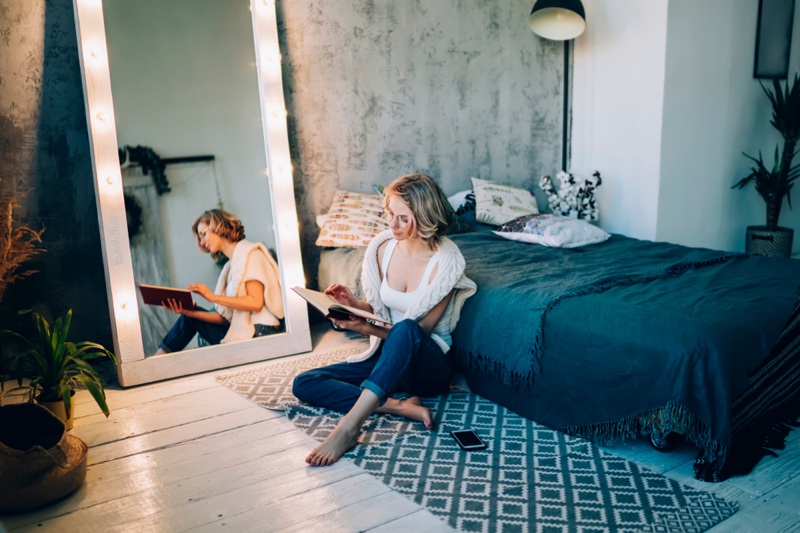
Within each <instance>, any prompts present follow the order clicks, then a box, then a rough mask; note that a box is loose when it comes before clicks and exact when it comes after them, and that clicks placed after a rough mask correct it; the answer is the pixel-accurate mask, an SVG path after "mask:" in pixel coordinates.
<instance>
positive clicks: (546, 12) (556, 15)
mask: <svg viewBox="0 0 800 533" xmlns="http://www.w3.org/2000/svg"><path fill="white" fill-rule="evenodd" d="M528 26H530V28H531V30H532V31H533V33H535V34H536V35H539V36H541V37H544V38H545V39H551V40H553V41H567V40H569V39H574V38H575V37H577V36H578V35H580V34H581V33H583V30H585V29H586V12H585V11H584V10H583V4H582V3H581V0H536V3H535V4H533V9H532V10H531V16H530V18H528Z"/></svg>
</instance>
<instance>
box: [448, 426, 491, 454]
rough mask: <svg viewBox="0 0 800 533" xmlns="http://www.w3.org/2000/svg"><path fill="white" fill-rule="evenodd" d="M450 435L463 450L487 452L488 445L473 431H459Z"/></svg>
mask: <svg viewBox="0 0 800 533" xmlns="http://www.w3.org/2000/svg"><path fill="white" fill-rule="evenodd" d="M450 434H451V435H452V436H453V438H454V439H456V442H457V443H458V445H459V446H461V449H462V450H467V451H469V450H485V449H486V443H485V442H483V441H482V440H481V438H480V437H479V436H478V435H477V434H476V433H475V432H474V431H473V430H471V429H458V430H454V431H451V432H450Z"/></svg>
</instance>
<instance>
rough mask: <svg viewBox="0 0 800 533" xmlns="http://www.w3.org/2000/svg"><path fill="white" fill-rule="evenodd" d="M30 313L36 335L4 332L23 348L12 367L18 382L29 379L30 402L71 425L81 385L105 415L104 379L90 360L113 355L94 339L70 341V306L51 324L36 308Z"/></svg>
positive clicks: (106, 412) (70, 426) (112, 357)
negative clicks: (19, 342) (51, 412)
mask: <svg viewBox="0 0 800 533" xmlns="http://www.w3.org/2000/svg"><path fill="white" fill-rule="evenodd" d="M21 313H30V315H31V316H32V317H33V320H34V324H35V334H34V335H32V336H31V337H30V338H28V337H25V336H23V335H20V334H19V333H16V332H13V331H8V330H5V331H3V332H2V334H3V335H7V336H11V337H13V338H16V339H17V340H19V341H21V342H22V344H23V345H24V347H25V349H24V351H23V352H22V353H20V354H19V355H16V356H15V357H14V358H13V359H12V363H11V368H13V369H14V370H15V372H16V374H17V381H18V383H20V384H22V379H23V378H29V379H30V383H29V384H28V385H27V389H28V390H29V392H30V398H29V399H30V401H33V399H34V398H35V399H36V402H37V403H40V404H42V405H44V406H45V407H48V409H50V410H51V411H53V412H54V414H56V416H59V417H60V418H61V419H62V420H64V421H65V423H66V425H67V429H70V428H72V414H73V409H72V394H73V393H74V390H73V388H74V386H75V385H77V384H81V385H83V386H84V387H85V388H86V390H87V391H89V394H91V395H92V397H93V398H94V400H95V402H97V405H98V406H99V407H100V409H101V410H102V411H103V413H104V414H105V415H106V416H108V414H109V410H108V404H107V403H106V395H105V390H104V388H103V380H102V378H101V377H100V375H99V374H98V373H97V370H95V369H94V368H93V367H92V365H91V364H89V361H92V360H94V359H98V358H102V357H108V358H110V359H111V360H112V361H114V354H113V353H111V352H109V351H108V350H107V349H105V348H104V347H103V346H102V345H100V344H97V343H94V342H87V341H84V342H77V343H73V342H69V341H67V334H68V333H69V328H70V325H71V323H72V309H70V310H69V311H67V313H66V314H65V315H64V316H62V317H59V318H57V319H56V321H55V322H54V323H53V324H52V326H51V325H50V323H49V322H47V320H45V319H44V318H43V317H42V316H41V315H39V314H38V313H36V312H35V311H21Z"/></svg>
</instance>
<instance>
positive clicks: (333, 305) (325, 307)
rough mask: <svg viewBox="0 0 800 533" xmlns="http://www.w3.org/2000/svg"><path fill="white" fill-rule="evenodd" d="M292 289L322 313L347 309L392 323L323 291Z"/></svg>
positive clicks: (349, 311) (362, 315)
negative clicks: (340, 301) (345, 303)
mask: <svg viewBox="0 0 800 533" xmlns="http://www.w3.org/2000/svg"><path fill="white" fill-rule="evenodd" d="M292 290H293V291H295V292H296V293H297V294H299V295H300V296H302V297H303V298H304V299H305V300H306V301H308V303H310V304H311V305H313V306H314V307H316V308H317V309H319V310H320V311H322V313H323V314H324V315H326V316H327V315H328V313H329V312H330V310H331V309H333V310H334V311H345V312H347V313H350V314H351V315H355V316H360V317H361V318H366V319H369V320H373V321H375V322H380V323H382V324H390V322H389V321H386V320H384V319H382V318H381V317H379V316H377V315H374V314H372V313H370V312H368V311H363V310H361V309H357V308H355V307H350V306H349V305H343V304H340V303H339V302H337V301H336V300H334V299H333V298H331V297H330V296H328V295H327V294H325V293H323V292H319V291H315V290H312V289H306V288H305V287H292Z"/></svg>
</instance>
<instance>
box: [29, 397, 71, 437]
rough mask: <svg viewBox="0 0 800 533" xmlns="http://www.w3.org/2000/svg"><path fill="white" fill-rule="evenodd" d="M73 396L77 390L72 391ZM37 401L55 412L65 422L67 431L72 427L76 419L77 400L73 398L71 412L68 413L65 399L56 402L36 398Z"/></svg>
mask: <svg viewBox="0 0 800 533" xmlns="http://www.w3.org/2000/svg"><path fill="white" fill-rule="evenodd" d="M70 395H71V396H75V391H72V392H70ZM36 403H38V404H39V405H41V406H42V407H44V408H45V409H47V410H48V411H50V412H51V413H53V414H54V415H55V416H56V418H58V419H59V420H61V421H62V422H64V427H65V428H66V430H67V431H69V430H70V429H72V422H73V421H74V419H75V401H74V400H73V401H72V402H71V405H70V410H69V413H67V406H66V405H64V400H58V401H55V402H45V401H42V400H41V399H39V397H37V398H36Z"/></svg>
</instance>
